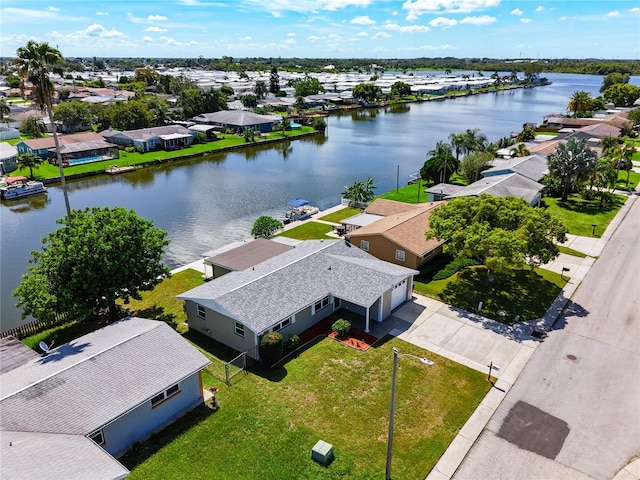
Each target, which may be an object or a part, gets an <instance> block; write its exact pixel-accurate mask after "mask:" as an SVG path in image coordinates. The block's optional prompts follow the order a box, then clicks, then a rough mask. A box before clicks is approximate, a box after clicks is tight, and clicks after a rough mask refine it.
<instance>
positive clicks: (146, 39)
mask: <svg viewBox="0 0 640 480" xmlns="http://www.w3.org/2000/svg"><path fill="white" fill-rule="evenodd" d="M142 40H144V41H145V42H153V38H151V37H149V36H148V35H145V36H144V37H142Z"/></svg>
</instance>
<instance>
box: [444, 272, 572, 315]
mask: <svg viewBox="0 0 640 480" xmlns="http://www.w3.org/2000/svg"><path fill="white" fill-rule="evenodd" d="M560 291H561V288H560V287H559V286H557V285H555V284H553V283H552V282H550V281H548V280H545V279H544V278H542V276H540V275H539V274H537V273H536V272H535V271H531V270H514V271H512V274H511V275H509V274H496V275H495V281H494V283H493V284H491V283H489V282H488V280H487V269H486V268H484V267H476V268H468V269H465V270H463V271H462V272H460V273H459V275H458V278H457V279H456V280H454V281H452V282H450V283H449V284H448V285H447V286H446V287H445V288H444V290H443V291H442V293H441V295H440V298H441V300H442V301H444V302H445V303H448V304H449V305H454V306H455V307H458V308H461V309H463V310H466V311H467V312H471V313H476V314H480V315H482V316H484V317H487V318H491V319H493V320H496V321H498V322H500V323H503V324H505V325H513V324H515V323H517V322H516V321H515V317H516V315H519V316H520V317H519V320H518V321H520V322H522V321H526V320H534V319H537V318H541V317H542V316H544V314H545V312H546V311H547V308H549V306H550V305H551V304H552V303H553V301H554V300H555V298H556V297H557V296H558V294H559V293H560ZM480 302H482V304H483V305H482V311H478V306H479V303H480Z"/></svg>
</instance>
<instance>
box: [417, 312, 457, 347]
mask: <svg viewBox="0 0 640 480" xmlns="http://www.w3.org/2000/svg"><path fill="white" fill-rule="evenodd" d="M462 327H463V324H462V323H461V322H459V321H456V320H452V319H450V318H446V317H443V316H442V315H440V314H438V313H434V314H433V315H431V316H430V317H429V318H428V319H427V320H426V321H425V322H424V323H423V324H422V325H420V327H419V328H416V329H415V330H414V331H413V332H412V335H413V336H415V337H417V338H420V339H422V340H425V341H428V342H431V343H433V344H435V345H438V346H439V347H442V346H443V345H445V344H446V343H447V342H448V341H449V340H450V339H451V337H452V336H453V335H454V334H455V333H456V332H457V331H458V330H460V329H461V328H462Z"/></svg>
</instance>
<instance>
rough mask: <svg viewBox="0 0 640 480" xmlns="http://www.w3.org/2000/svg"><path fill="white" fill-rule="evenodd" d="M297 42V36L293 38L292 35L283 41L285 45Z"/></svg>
mask: <svg viewBox="0 0 640 480" xmlns="http://www.w3.org/2000/svg"><path fill="white" fill-rule="evenodd" d="M295 43H296V39H295V38H291V37H289V38H287V39H286V40H283V41H282V44H283V45H295Z"/></svg>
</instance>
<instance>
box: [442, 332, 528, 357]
mask: <svg viewBox="0 0 640 480" xmlns="http://www.w3.org/2000/svg"><path fill="white" fill-rule="evenodd" d="M443 348H445V349H446V350H449V351H451V352H455V353H458V354H460V355H463V356H464V357H466V358H468V359H470V360H472V361H474V362H477V363H480V364H483V365H489V362H493V363H495V364H497V365H500V366H501V367H502V366H504V365H507V364H509V363H510V362H511V360H512V359H513V358H514V357H515V355H516V353H517V352H518V349H519V346H518V344H517V343H516V342H512V341H510V340H508V339H506V338H504V337H503V336H501V335H499V334H497V333H494V332H490V331H488V330H482V329H479V328H474V327H471V326H469V325H465V326H464V327H463V328H461V329H459V330H458V331H457V332H456V334H455V335H454V336H453V337H451V339H450V340H449V341H448V342H447V343H445V344H444V345H443Z"/></svg>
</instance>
